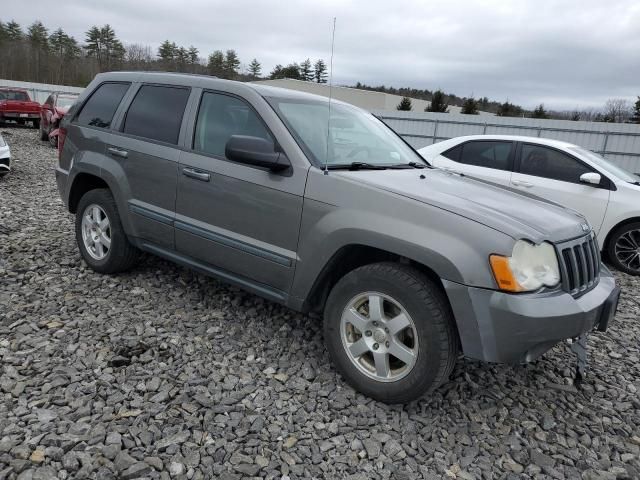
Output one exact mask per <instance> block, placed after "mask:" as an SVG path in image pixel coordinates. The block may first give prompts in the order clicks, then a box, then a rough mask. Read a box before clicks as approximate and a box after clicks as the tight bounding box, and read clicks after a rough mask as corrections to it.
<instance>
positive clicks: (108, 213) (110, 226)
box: [76, 188, 139, 274]
mask: <svg viewBox="0 0 640 480" xmlns="http://www.w3.org/2000/svg"><path fill="white" fill-rule="evenodd" d="M89 207H91V209H90V210H89ZM94 207H97V208H98V209H99V211H98V215H97V216H94V220H95V218H96V217H99V220H100V221H101V224H100V228H101V230H100V231H97V230H95V229H94V230H93V231H92V232H89V229H88V228H85V227H88V226H89V225H92V224H93V223H92V222H89V221H87V222H86V223H85V224H83V221H84V217H85V215H86V214H88V213H93V212H95V209H94ZM104 218H106V219H107V221H108V223H107V224H105V223H104ZM102 229H104V230H102ZM99 232H101V233H102V234H100V233H99ZM85 233H86V234H88V235H89V234H94V235H95V237H93V238H97V239H98V240H97V241H96V242H95V243H94V244H93V247H91V248H90V245H91V243H92V242H91V240H87V241H86V242H85V239H84V236H83V235H84V234H85ZM105 236H106V237H107V238H108V239H109V240H110V242H109V245H108V248H107V246H106V243H105ZM93 238H92V239H93ZM76 242H77V244H78V249H79V250H80V254H81V255H82V258H83V259H84V261H85V262H86V263H87V265H89V267H91V269H93V270H95V271H96V272H99V273H107V274H108V273H118V272H124V271H126V270H129V269H130V268H131V267H133V266H134V265H135V264H136V261H137V260H138V255H139V250H138V249H137V248H135V247H134V246H133V245H131V243H130V242H129V240H128V239H127V235H126V234H125V231H124V229H123V228H122V222H121V221H120V215H119V214H118V209H117V207H116V202H115V200H114V199H113V195H111V192H110V191H109V190H108V189H102V188H101V189H96V190H89V191H88V192H87V193H85V194H84V195H83V196H82V198H81V199H80V202H79V204H78V209H77V211H76ZM98 244H100V245H102V248H99V246H98Z"/></svg>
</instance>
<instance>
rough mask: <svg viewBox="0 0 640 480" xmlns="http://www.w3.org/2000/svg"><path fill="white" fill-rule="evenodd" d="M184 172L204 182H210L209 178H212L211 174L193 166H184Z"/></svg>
mask: <svg viewBox="0 0 640 480" xmlns="http://www.w3.org/2000/svg"><path fill="white" fill-rule="evenodd" d="M182 174H183V175H185V176H187V177H189V178H195V179H196V180H200V181H202V182H208V181H209V180H211V175H209V174H208V173H205V172H199V171H197V170H194V169H193V168H183V169H182Z"/></svg>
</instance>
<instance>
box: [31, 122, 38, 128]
mask: <svg viewBox="0 0 640 480" xmlns="http://www.w3.org/2000/svg"><path fill="white" fill-rule="evenodd" d="M31 126H32V127H33V128H40V120H32V121H31Z"/></svg>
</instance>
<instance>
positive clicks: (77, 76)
mask: <svg viewBox="0 0 640 480" xmlns="http://www.w3.org/2000/svg"><path fill="white" fill-rule="evenodd" d="M110 70H151V71H153V70H156V71H174V72H185V73H197V74H204V75H213V76H216V77H220V78H226V79H233V80H240V81H250V80H255V79H259V78H270V79H279V78H289V79H296V80H302V81H307V82H317V83H326V82H327V76H328V71H327V70H328V69H327V65H326V63H325V61H324V60H323V59H317V60H315V61H314V62H312V61H311V59H309V58H307V59H305V60H303V61H301V62H299V63H298V62H295V61H294V62H290V63H287V64H286V65H283V64H278V65H276V66H275V67H274V68H273V70H272V71H271V72H269V73H268V74H267V75H264V76H263V72H262V65H261V63H260V62H259V61H258V59H256V58H254V59H252V60H251V62H250V63H249V64H248V65H246V66H243V64H242V62H241V60H240V57H239V55H238V53H237V52H236V51H235V50H233V49H228V50H226V51H222V50H216V51H214V52H212V53H210V54H209V55H207V56H202V55H201V53H200V51H199V50H198V48H196V47H195V46H193V45H189V46H183V45H177V44H176V42H173V41H170V40H168V39H167V40H165V41H163V42H162V44H161V45H160V47H158V49H157V51H155V52H154V51H153V50H152V49H151V47H150V46H148V45H142V44H137V43H133V44H127V45H125V44H124V43H123V42H122V41H121V40H120V39H119V38H118V36H117V34H116V32H115V30H114V29H113V28H112V27H111V26H110V25H103V26H97V25H93V26H91V27H90V28H89V29H88V30H87V31H86V32H85V37H84V39H83V41H78V40H76V39H75V38H74V37H73V36H71V35H69V34H67V33H66V32H65V31H64V30H63V29H62V28H58V29H56V30H54V31H50V30H49V29H48V28H47V27H46V26H45V25H44V24H43V23H42V22H41V21H39V20H36V21H34V22H33V23H32V24H31V25H29V26H28V27H27V28H26V30H24V29H23V28H22V26H21V25H20V24H18V23H17V22H15V21H14V20H10V21H7V22H3V21H2V19H0V78H5V79H8V80H19V81H29V82H38V83H52V84H58V85H70V86H81V87H83V86H86V85H87V84H88V83H89V82H90V81H91V79H92V78H93V77H94V76H95V75H96V74H98V73H100V72H104V71H110ZM354 87H355V88H358V89H362V90H371V91H377V92H383V93H390V94H393V95H401V96H402V97H403V99H402V101H401V102H400V103H399V104H398V106H397V108H398V110H411V109H412V108H413V107H412V104H411V99H421V100H427V101H429V102H430V105H429V106H428V107H427V109H426V111H432V112H448V111H449V106H450V105H454V106H458V107H461V112H462V113H465V114H469V115H474V114H478V113H479V112H480V111H486V112H491V113H495V114H496V115H498V116H503V117H522V116H525V117H530V118H556V119H565V120H586V121H603V122H618V123H622V122H632V123H640V96H639V97H638V101H637V102H635V104H633V105H632V104H631V102H629V101H627V100H625V99H610V100H607V102H606V103H605V105H604V106H603V108H601V109H594V108H592V109H583V110H578V109H576V110H573V111H553V110H547V109H546V108H545V107H544V105H543V104H540V105H539V106H538V107H536V108H535V109H534V110H531V111H528V110H526V109H524V108H522V107H521V106H519V105H516V104H513V103H511V102H510V101H509V100H506V101H504V102H497V101H494V100H489V99H488V98H487V97H480V98H475V97H474V96H470V97H459V96H457V95H455V94H452V93H445V92H444V91H443V90H441V89H437V90H435V91H431V90H428V89H416V88H408V87H405V88H395V87H386V86H384V85H381V86H370V85H366V84H364V83H361V82H357V83H356V85H354Z"/></svg>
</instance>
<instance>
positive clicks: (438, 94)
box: [424, 89, 449, 113]
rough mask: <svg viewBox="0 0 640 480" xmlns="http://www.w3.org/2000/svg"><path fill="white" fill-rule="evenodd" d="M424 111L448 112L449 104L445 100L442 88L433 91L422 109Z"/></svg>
mask: <svg viewBox="0 0 640 480" xmlns="http://www.w3.org/2000/svg"><path fill="white" fill-rule="evenodd" d="M424 111H425V112H440V113H449V104H448V103H447V102H446V101H445V97H444V92H443V91H442V90H440V89H438V90H436V91H435V92H433V95H432V96H431V103H430V104H429V106H428V107H427V108H425V109H424Z"/></svg>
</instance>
